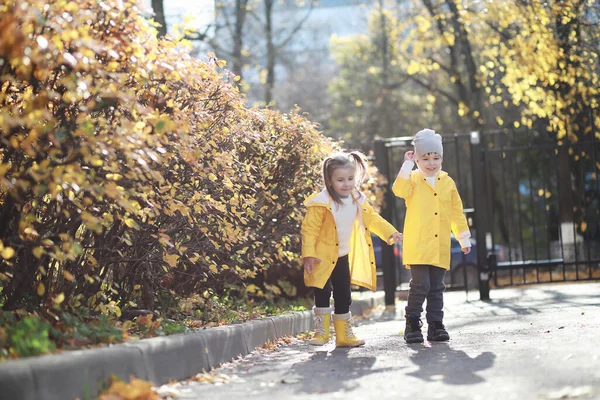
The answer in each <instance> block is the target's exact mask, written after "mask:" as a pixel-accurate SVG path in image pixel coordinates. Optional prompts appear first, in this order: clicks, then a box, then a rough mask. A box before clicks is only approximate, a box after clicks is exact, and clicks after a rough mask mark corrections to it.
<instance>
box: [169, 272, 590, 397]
mask: <svg viewBox="0 0 600 400" xmlns="http://www.w3.org/2000/svg"><path fill="white" fill-rule="evenodd" d="M491 295H492V300H491V301H489V302H482V301H479V300H474V299H476V298H477V293H476V292H471V293H470V294H469V296H468V297H469V298H470V299H471V300H470V301H467V296H466V295H465V293H464V292H448V293H446V295H445V301H446V304H445V311H446V317H445V323H446V327H447V328H448V331H449V333H450V336H451V340H450V341H449V342H447V343H429V342H427V341H426V342H425V343H423V344H412V345H407V344H406V343H405V342H404V339H403V337H402V335H401V332H402V331H403V329H404V318H403V316H402V315H403V314H402V313H401V312H400V310H401V309H402V307H404V305H405V303H404V302H398V303H397V306H396V310H397V311H393V310H387V311H386V310H384V309H383V308H380V309H375V310H373V311H372V312H371V313H369V314H368V315H367V316H366V317H364V318H360V319H359V320H358V321H357V324H356V325H357V326H356V327H355V329H354V331H355V333H356V334H357V336H359V337H361V338H364V339H365V340H366V344H365V346H362V347H360V348H353V349H342V348H339V349H338V348H335V344H334V340H332V341H331V343H330V344H328V345H325V346H322V347H314V346H310V345H308V343H307V340H305V339H303V338H301V339H293V340H290V341H289V343H284V344H280V345H279V346H277V347H276V348H275V349H263V350H259V351H255V352H253V353H251V354H249V355H247V356H246V357H244V358H240V359H238V360H236V361H234V362H231V363H227V364H225V365H223V366H221V367H219V368H217V369H215V370H213V371H210V372H208V373H204V374H199V375H198V376H196V377H195V378H194V379H192V380H189V381H185V382H177V383H172V384H170V385H165V386H162V387H160V388H158V391H159V393H161V394H162V396H163V398H165V399H169V398H171V399H211V400H216V399H241V398H243V399H265V398H274V399H313V398H314V399H322V398H323V396H324V395H325V396H326V397H327V398H343V399H378V400H380V399H416V400H421V399H453V400H460V399H465V400H467V399H468V400H477V399H481V400H491V399H502V400H510V399H515V400H517V399H519V400H526V399H600V339H599V333H600V283H579V284H556V285H537V286H529V287H522V288H511V289H501V290H493V291H492V293H491ZM426 328H427V326H426V325H425V326H424V331H425V330H426Z"/></svg>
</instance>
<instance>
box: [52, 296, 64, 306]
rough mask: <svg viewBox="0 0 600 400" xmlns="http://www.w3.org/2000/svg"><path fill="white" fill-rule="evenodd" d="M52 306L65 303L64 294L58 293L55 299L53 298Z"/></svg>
mask: <svg viewBox="0 0 600 400" xmlns="http://www.w3.org/2000/svg"><path fill="white" fill-rule="evenodd" d="M53 301H54V304H60V303H62V302H63V301H65V294H64V293H59V294H58V295H57V296H56V297H55V298H54V300H53Z"/></svg>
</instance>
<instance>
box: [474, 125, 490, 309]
mask: <svg viewBox="0 0 600 400" xmlns="http://www.w3.org/2000/svg"><path fill="white" fill-rule="evenodd" d="M480 142H481V138H480V135H479V132H471V172H472V174H473V175H472V176H473V200H474V203H475V204H474V206H475V221H474V222H475V229H476V231H475V239H476V240H477V270H478V274H477V279H478V281H479V298H480V299H481V300H489V299H490V269H489V265H488V259H487V241H486V234H487V231H488V230H487V215H488V212H487V209H486V206H487V204H488V202H487V190H486V188H487V187H486V184H485V179H484V178H485V177H484V171H485V162H484V154H483V152H482V150H481V143H480Z"/></svg>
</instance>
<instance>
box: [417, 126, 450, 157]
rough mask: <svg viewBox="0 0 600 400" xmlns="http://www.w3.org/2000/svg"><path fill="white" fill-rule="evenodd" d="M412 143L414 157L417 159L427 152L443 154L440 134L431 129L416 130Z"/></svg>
mask: <svg viewBox="0 0 600 400" xmlns="http://www.w3.org/2000/svg"><path fill="white" fill-rule="evenodd" d="M413 145H414V146H415V159H417V160H418V159H419V158H421V157H423V156H424V155H425V154H427V153H438V154H439V155H440V156H442V157H443V156H444V148H443V147H442V136H441V135H439V134H437V133H435V131H434V130H432V129H423V130H420V131H419V132H417V134H416V135H415V139H414V140H413Z"/></svg>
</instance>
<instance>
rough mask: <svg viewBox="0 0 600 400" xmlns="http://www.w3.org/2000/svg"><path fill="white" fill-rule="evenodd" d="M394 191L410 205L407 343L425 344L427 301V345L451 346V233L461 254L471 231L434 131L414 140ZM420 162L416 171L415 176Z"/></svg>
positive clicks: (405, 258) (407, 223)
mask: <svg viewBox="0 0 600 400" xmlns="http://www.w3.org/2000/svg"><path fill="white" fill-rule="evenodd" d="M413 145H414V151H407V152H406V154H405V155H404V164H403V165H402V168H401V169H400V172H399V173H398V177H397V178H396V181H395V182H394V186H393V188H392V190H393V191H394V194H395V195H396V196H398V197H402V198H403V199H404V200H405V201H406V219H405V221H404V232H405V233H406V234H407V236H406V242H405V243H404V245H403V261H404V264H405V265H406V268H408V269H410V271H411V275H412V279H411V280H410V287H409V290H408V300H407V305H406V328H405V330H404V340H406V342H407V343H421V342H423V335H422V334H421V326H422V323H421V319H420V318H421V312H423V303H424V301H425V299H427V323H428V328H427V340H431V341H447V340H449V339H450V335H449V334H448V332H447V331H446V328H445V327H444V324H443V318H444V312H443V311H442V308H443V307H444V298H443V293H444V289H445V286H444V275H445V274H446V270H448V269H450V231H452V232H453V233H454V236H455V237H456V238H457V239H458V241H459V242H460V247H461V248H462V251H463V253H465V254H468V253H469V252H470V251H471V242H470V240H469V237H471V234H470V232H469V226H468V225H467V219H466V218H465V216H464V214H463V204H462V200H461V199H460V196H459V194H458V191H457V190H456V185H455V184H454V181H453V180H452V178H450V177H449V176H448V174H447V173H446V172H444V171H442V170H441V168H442V157H443V151H444V150H443V147H442V137H441V136H440V135H438V134H436V133H435V132H434V131H432V130H431V129H423V130H422V131H419V132H418V133H417V134H416V135H415V139H414V141H413ZM415 161H416V163H417V167H418V169H417V170H416V171H412V169H413V167H414V166H415Z"/></svg>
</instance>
